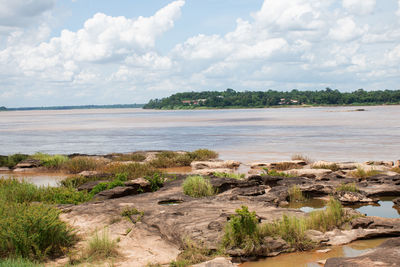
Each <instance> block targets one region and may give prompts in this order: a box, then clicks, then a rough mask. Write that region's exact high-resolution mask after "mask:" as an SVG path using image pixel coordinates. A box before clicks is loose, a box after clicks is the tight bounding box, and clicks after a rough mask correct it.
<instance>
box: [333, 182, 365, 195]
mask: <svg viewBox="0 0 400 267" xmlns="http://www.w3.org/2000/svg"><path fill="white" fill-rule="evenodd" d="M336 191H343V192H355V193H357V192H360V190H359V189H358V187H357V186H356V183H348V184H344V183H343V184H341V185H339V186H338V187H337V188H336Z"/></svg>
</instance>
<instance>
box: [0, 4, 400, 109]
mask: <svg viewBox="0 0 400 267" xmlns="http://www.w3.org/2000/svg"><path fill="white" fill-rule="evenodd" d="M325 87H330V88H334V89H339V90H340V91H353V90H356V89H359V88H364V89H365V90H384V89H390V90H397V89H400V0H379V1H378V0H324V1H320V0H280V1H276V0H224V1H221V0H176V1H173V0H169V1H168V0H150V1H139V0H114V1H109V0H0V106H6V107H27V106H57V105H85V104H129V103H146V102H147V101H148V100H150V99H153V98H161V97H166V96H169V95H171V94H173V93H177V92H185V91H204V90H225V89H226V88H233V89H235V90H238V91H243V90H268V89H274V90H282V91H287V90H291V89H294V88H295V89H299V90H321V89H324V88H325Z"/></svg>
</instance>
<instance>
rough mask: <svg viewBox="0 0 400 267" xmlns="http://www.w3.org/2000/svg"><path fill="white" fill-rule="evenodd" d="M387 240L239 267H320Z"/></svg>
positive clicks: (269, 259)
mask: <svg viewBox="0 0 400 267" xmlns="http://www.w3.org/2000/svg"><path fill="white" fill-rule="evenodd" d="M385 240H387V238H379V239H370V240H359V241H355V242H353V243H351V244H348V245H345V246H338V247H328V248H329V249H331V251H329V252H327V253H319V252H316V251H308V252H296V253H289V254H282V255H279V256H276V257H270V258H267V259H264V260H261V261H258V262H246V263H243V264H241V265H240V266H241V267H278V266H284V267H321V266H322V265H320V264H318V261H321V260H326V259H329V258H334V257H357V256H359V255H361V254H363V253H365V252H367V251H369V250H370V249H372V248H375V247H377V246H379V245H380V244H382V243H383V242H384V241H385Z"/></svg>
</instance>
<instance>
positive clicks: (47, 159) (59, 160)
mask: <svg viewBox="0 0 400 267" xmlns="http://www.w3.org/2000/svg"><path fill="white" fill-rule="evenodd" d="M30 158H32V159H36V160H40V161H41V163H42V165H43V166H44V167H46V168H48V169H53V170H59V169H61V168H62V167H63V166H64V165H65V164H66V163H67V162H68V161H69V158H68V157H66V156H63V155H49V154H44V153H40V152H38V153H35V154H33V155H32V156H30Z"/></svg>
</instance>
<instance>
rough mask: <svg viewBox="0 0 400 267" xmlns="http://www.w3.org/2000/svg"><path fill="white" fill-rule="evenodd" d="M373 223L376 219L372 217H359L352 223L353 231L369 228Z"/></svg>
mask: <svg viewBox="0 0 400 267" xmlns="http://www.w3.org/2000/svg"><path fill="white" fill-rule="evenodd" d="M373 222H374V219H372V218H370V217H358V218H355V219H354V220H352V221H351V227H352V228H353V229H358V228H368V226H370V225H371V224H372V223H373Z"/></svg>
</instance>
